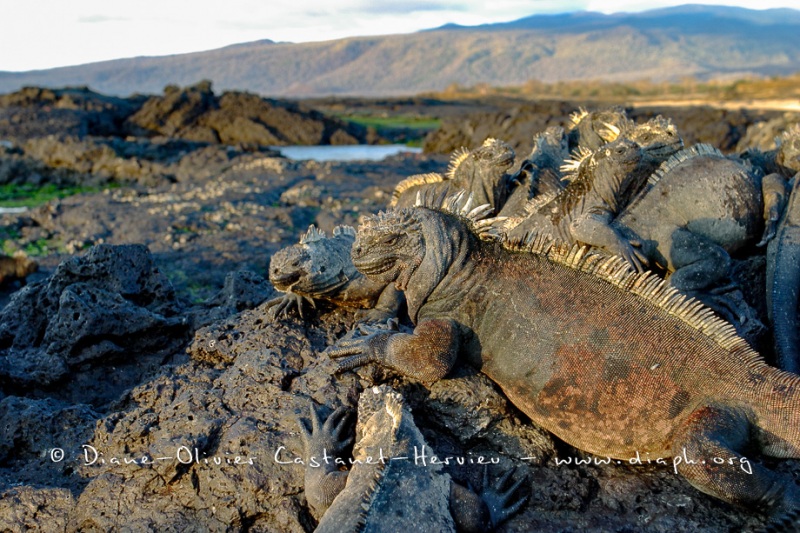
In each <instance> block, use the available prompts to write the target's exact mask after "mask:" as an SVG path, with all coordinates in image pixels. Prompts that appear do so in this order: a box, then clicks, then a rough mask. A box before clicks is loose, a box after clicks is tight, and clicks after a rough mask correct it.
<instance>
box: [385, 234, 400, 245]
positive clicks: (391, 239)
mask: <svg viewBox="0 0 800 533" xmlns="http://www.w3.org/2000/svg"><path fill="white" fill-rule="evenodd" d="M397 239H398V236H397V235H389V236H388V237H386V238H385V239H383V241H382V243H383V244H385V245H387V246H392V245H393V244H394V243H396V242H397Z"/></svg>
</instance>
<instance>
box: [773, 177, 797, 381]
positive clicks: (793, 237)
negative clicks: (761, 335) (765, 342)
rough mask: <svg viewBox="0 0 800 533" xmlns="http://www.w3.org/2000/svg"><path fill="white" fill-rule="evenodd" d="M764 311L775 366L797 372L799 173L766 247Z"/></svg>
mask: <svg viewBox="0 0 800 533" xmlns="http://www.w3.org/2000/svg"><path fill="white" fill-rule="evenodd" d="M767 311H768V313H769V316H770V320H771V321H772V328H773V332H774V337H775V355H776V358H777V361H776V365H777V366H778V367H780V368H783V369H784V370H789V371H790V372H794V373H796V374H797V373H800V324H798V314H800V172H799V173H798V174H797V175H796V176H795V177H794V184H793V186H792V191H791V194H790V196H789V201H788V203H787V205H786V210H785V213H784V215H783V218H782V219H781V220H780V223H779V225H778V230H777V233H776V235H775V238H774V239H773V240H772V241H771V242H770V243H769V246H768V248H767Z"/></svg>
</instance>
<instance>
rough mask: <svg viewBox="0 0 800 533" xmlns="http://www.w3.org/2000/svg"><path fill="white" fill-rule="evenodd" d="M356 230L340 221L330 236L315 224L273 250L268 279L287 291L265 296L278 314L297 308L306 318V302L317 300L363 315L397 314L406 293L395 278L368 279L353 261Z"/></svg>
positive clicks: (373, 318)
mask: <svg viewBox="0 0 800 533" xmlns="http://www.w3.org/2000/svg"><path fill="white" fill-rule="evenodd" d="M355 233H356V232H355V230H354V229H353V228H352V227H350V226H337V227H336V228H334V230H333V235H332V236H330V237H328V236H327V235H326V234H325V232H324V231H320V230H318V229H317V228H316V227H315V226H314V225H313V224H312V225H311V226H310V227H309V228H308V231H307V232H306V233H305V235H303V236H302V237H301V238H300V242H299V243H297V244H295V245H293V246H289V247H287V248H283V249H281V250H279V251H277V252H276V253H275V254H274V255H273V256H272V258H271V259H270V263H269V280H270V282H272V284H273V285H274V286H275V288H276V289H278V290H279V291H283V292H285V293H286V294H284V295H283V296H279V297H278V298H274V299H272V300H270V301H269V302H267V304H266V306H267V308H268V309H271V311H270V312H271V313H272V315H273V316H274V317H278V316H281V315H283V316H286V315H288V314H289V313H290V312H291V311H292V310H295V311H297V313H298V314H299V315H300V317H301V318H303V305H304V302H307V303H308V304H310V305H311V306H312V307H316V304H315V302H314V300H324V301H328V302H331V303H333V304H335V305H338V306H342V307H355V308H359V309H360V311H358V313H357V315H356V316H357V317H358V318H359V319H360V320H367V321H376V322H384V321H386V320H387V319H390V318H393V317H395V316H397V311H398V309H399V307H400V305H401V304H402V302H403V296H402V294H400V293H399V292H398V291H397V290H396V289H395V288H394V287H393V286H392V285H391V284H388V285H387V284H385V283H384V284H380V283H376V282H374V281H371V280H369V279H367V278H366V277H365V276H364V275H363V274H361V273H360V272H359V271H357V270H356V268H355V267H354V266H353V262H352V259H351V258H350V248H351V247H352V245H353V241H354V240H355Z"/></svg>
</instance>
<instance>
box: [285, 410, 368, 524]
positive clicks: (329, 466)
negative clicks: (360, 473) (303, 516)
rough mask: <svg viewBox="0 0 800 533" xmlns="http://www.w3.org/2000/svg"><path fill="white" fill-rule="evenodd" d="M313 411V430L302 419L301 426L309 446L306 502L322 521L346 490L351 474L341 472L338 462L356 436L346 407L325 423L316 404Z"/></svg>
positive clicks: (333, 414) (306, 444)
mask: <svg viewBox="0 0 800 533" xmlns="http://www.w3.org/2000/svg"><path fill="white" fill-rule="evenodd" d="M309 411H310V418H311V431H310V432H309V431H308V428H307V427H306V425H305V422H304V421H303V420H302V419H300V418H299V417H298V419H297V425H298V427H299V428H300V436H301V438H302V439H303V444H304V445H305V459H306V473H305V487H306V500H308V504H309V506H310V507H311V509H312V511H313V514H314V516H315V517H316V518H317V519H319V518H320V517H321V516H322V515H323V514H324V513H325V511H326V510H327V509H328V507H330V505H331V503H332V502H333V499H334V498H336V496H337V495H338V494H339V493H340V492H341V491H342V489H344V486H345V483H346V481H347V472H342V471H339V470H338V467H337V466H336V465H335V461H334V460H335V458H337V457H341V456H343V455H344V452H345V451H347V449H348V448H349V447H350V446H351V445H352V444H353V439H354V437H353V436H352V431H350V425H351V424H350V412H349V410H348V409H347V408H346V407H345V406H341V407H339V408H337V409H336V410H335V411H333V412H332V413H331V414H330V415H329V416H328V417H327V418H326V419H325V421H324V422H323V421H322V418H321V416H320V413H319V411H317V409H316V408H314V406H313V405H310V406H309ZM326 458H327V459H326Z"/></svg>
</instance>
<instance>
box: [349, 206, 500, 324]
mask: <svg viewBox="0 0 800 533" xmlns="http://www.w3.org/2000/svg"><path fill="white" fill-rule="evenodd" d="M417 204H418V205H416V206H414V207H407V208H403V209H395V210H392V211H386V212H381V213H378V214H377V215H372V216H367V217H364V219H363V220H362V222H361V225H360V226H359V227H358V233H357V234H356V240H355V242H354V243H353V248H352V259H353V265H355V267H356V269H358V271H359V272H361V273H362V274H364V275H365V276H367V277H368V278H369V279H371V280H373V281H376V282H380V283H386V284H388V283H394V284H395V286H396V287H397V289H398V290H401V291H405V293H406V294H405V296H406V301H407V303H408V313H409V316H410V317H411V318H412V320H414V319H415V317H416V313H417V311H418V310H419V307H420V306H421V305H422V303H423V302H424V301H425V299H426V298H427V297H428V295H429V294H430V293H431V292H432V291H433V289H434V288H436V287H437V285H439V283H440V282H441V281H442V279H443V278H444V277H445V275H446V274H447V272H448V271H450V270H451V269H455V270H457V269H458V267H457V266H454V264H455V263H456V262H457V261H459V258H461V260H463V258H464V257H465V256H466V254H467V252H468V251H470V250H472V248H473V247H474V246H475V244H474V243H475V242H476V241H477V240H478V237H477V232H478V231H479V230H480V228H479V226H478V224H479V222H478V221H479V220H481V219H483V218H484V217H486V216H487V215H488V214H489V213H490V212H491V211H492V208H491V207H490V206H488V205H485V204H484V205H481V206H479V207H475V208H473V205H474V203H473V200H472V197H471V196H468V195H466V194H464V193H463V192H462V193H458V194H456V195H453V196H451V197H448V198H446V199H441V198H440V199H434V198H418V200H417ZM428 205H429V206H431V207H426V206H428ZM487 227H488V224H487Z"/></svg>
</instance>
